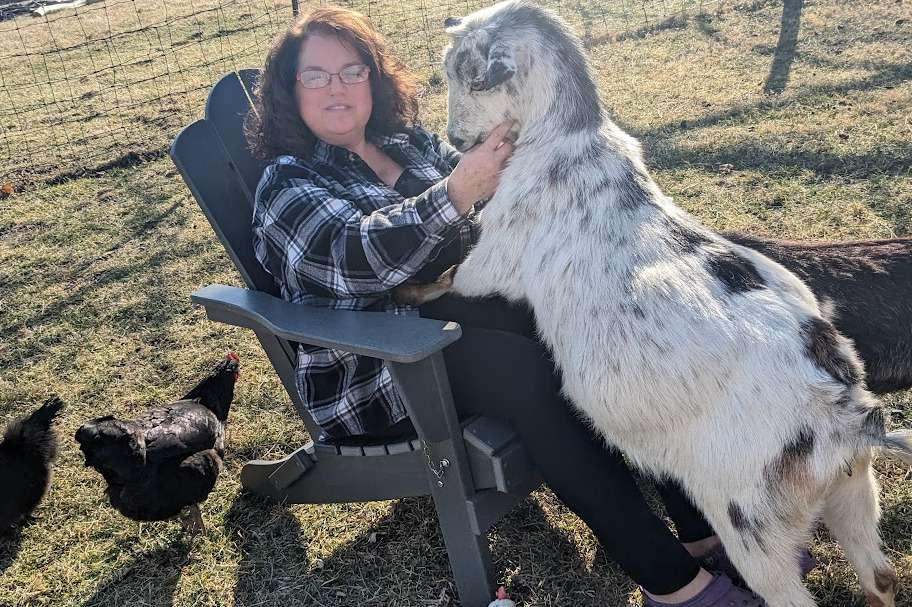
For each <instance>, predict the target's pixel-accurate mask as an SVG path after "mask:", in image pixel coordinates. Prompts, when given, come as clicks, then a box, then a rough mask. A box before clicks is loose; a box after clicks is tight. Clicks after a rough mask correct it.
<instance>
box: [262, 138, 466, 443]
mask: <svg viewBox="0 0 912 607" xmlns="http://www.w3.org/2000/svg"><path fill="white" fill-rule="evenodd" d="M368 139H369V140H370V141H371V142H372V143H374V144H375V145H377V146H378V147H380V148H381V149H382V150H383V151H384V152H385V153H386V154H387V155H388V156H389V157H390V158H392V159H393V160H395V161H396V162H397V163H398V164H399V165H400V166H401V167H403V173H402V176H401V177H400V178H399V181H397V182H396V184H395V188H391V187H389V186H387V185H386V184H384V183H383V182H382V181H381V180H380V179H379V178H378V177H377V176H376V175H375V174H374V172H373V171H372V170H371V169H370V167H368V166H367V164H366V163H365V162H364V161H363V160H362V159H361V158H360V157H358V156H357V155H355V154H352V153H351V152H349V151H348V150H345V149H344V148H340V147H336V146H332V145H330V144H327V143H325V142H323V141H318V142H317V144H316V145H315V146H314V151H313V154H312V156H311V158H310V159H308V160H303V159H301V158H297V157H294V156H279V157H278V158H276V159H275V161H274V162H273V163H272V164H270V165H269V166H267V167H266V169H265V171H264V172H263V176H262V178H261V179H260V182H259V185H258V186H257V191H256V200H255V204H254V212H253V242H254V250H255V253H256V257H257V259H258V260H259V262H260V263H261V264H262V265H263V267H264V268H265V269H266V270H267V271H268V272H269V273H270V274H271V275H272V276H273V277H274V278H275V280H276V282H277V284H278V285H279V287H280V289H281V292H282V296H283V297H284V298H285V299H286V300H288V301H290V302H293V303H301V304H309V305H316V306H327V307H331V308H337V309H345V310H383V311H386V312H390V313H393V314H417V310H415V309H411V308H409V307H407V306H401V305H398V304H396V303H395V302H394V301H393V299H392V296H391V293H390V290H391V289H392V288H393V287H395V286H396V285H399V284H401V283H403V282H405V281H407V280H408V279H411V278H418V279H419V280H422V281H429V280H431V279H432V278H434V277H436V276H437V275H439V274H440V273H441V272H442V271H443V270H445V269H446V268H448V267H449V266H450V265H452V264H454V263H458V262H459V261H461V260H462V259H463V258H464V257H465V255H466V254H467V253H468V249H469V247H470V246H471V244H472V243H474V242H475V240H477V237H478V224H477V222H476V221H475V220H474V217H473V215H474V213H471V214H470V215H469V217H462V216H460V215H459V213H458V212H457V211H456V208H455V207H454V206H453V203H452V202H451V201H450V199H449V198H448V197H447V193H446V180H445V177H446V176H447V175H449V174H450V172H451V171H452V169H453V168H454V167H455V166H456V163H457V162H458V161H459V158H460V156H461V154H460V153H459V152H457V151H456V150H455V149H454V148H452V147H450V146H449V145H448V144H446V143H445V142H443V141H442V140H441V139H440V138H439V137H437V136H436V135H433V134H430V133H428V132H427V131H425V130H423V129H421V128H420V127H413V128H411V129H409V130H408V131H406V132H403V133H398V134H396V135H393V136H379V135H375V134H371V133H368ZM297 388H298V392H299V394H300V396H301V399H302V401H303V402H304V403H305V405H306V406H307V407H308V409H309V410H310V412H311V414H312V415H313V418H314V421H315V422H316V423H317V424H318V425H319V426H320V427H321V428H322V429H323V431H324V432H325V433H326V435H327V436H328V437H329V438H342V437H345V436H351V435H364V434H368V435H369V434H371V433H373V432H377V431H380V430H383V429H385V428H387V427H389V426H391V425H393V424H394V423H396V422H397V421H400V420H401V419H403V418H404V417H406V411H405V407H404V406H403V404H402V399H401V398H400V397H399V394H398V392H397V391H396V387H395V385H394V384H393V381H392V378H391V376H390V373H389V370H388V369H387V367H386V365H385V364H384V363H383V362H382V361H380V360H377V359H374V358H369V357H366V356H359V355H355V354H351V353H349V352H343V351H341V350H334V349H328V348H321V347H315V346H307V345H304V344H301V345H300V346H299V347H298V357H297Z"/></svg>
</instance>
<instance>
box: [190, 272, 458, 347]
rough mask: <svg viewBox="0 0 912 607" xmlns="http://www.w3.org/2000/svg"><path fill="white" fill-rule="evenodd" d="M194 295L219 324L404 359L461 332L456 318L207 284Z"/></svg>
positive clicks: (308, 342)
mask: <svg viewBox="0 0 912 607" xmlns="http://www.w3.org/2000/svg"><path fill="white" fill-rule="evenodd" d="M190 299H191V300H192V301H193V303H196V304H199V305H201V306H203V307H204V308H205V309H206V315H207V316H208V317H209V318H210V319H212V320H215V321H218V322H223V323H226V324H229V325H235V326H238V327H247V328H250V329H254V330H265V331H267V332H269V333H272V334H274V335H278V336H279V337H282V338H284V339H288V340H291V341H298V342H302V343H305V344H310V345H313V346H323V347H326V348H336V349H339V350H345V351H347V352H354V353H355V354H363V355H364V356H370V357H373V358H380V359H383V360H389V361H395V362H401V363H414V362H417V361H419V360H422V359H424V358H426V357H428V356H430V355H431V354H433V353H434V352H437V351H439V350H441V349H443V348H444V347H446V346H448V345H449V344H451V343H453V342H454V341H456V340H457V339H459V338H460V337H461V336H462V329H461V328H460V327H459V325H458V324H457V323H455V322H445V321H441V320H432V319H428V318H418V317H415V316H401V315H396V314H387V313H384V312H352V311H348V310H333V309H330V308H318V307H315V306H305V305H301V304H293V303H289V302H287V301H285V300H283V299H279V298H277V297H273V296H272V295H269V294H267V293H263V292H261V291H251V290H249V289H241V288H238V287H229V286H226V285H208V286H206V287H203V288H202V289H198V290H197V291H194V292H193V294H192V295H191V296H190Z"/></svg>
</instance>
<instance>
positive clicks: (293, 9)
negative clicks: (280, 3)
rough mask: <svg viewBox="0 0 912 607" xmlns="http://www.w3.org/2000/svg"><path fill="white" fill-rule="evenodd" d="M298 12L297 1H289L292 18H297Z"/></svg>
mask: <svg viewBox="0 0 912 607" xmlns="http://www.w3.org/2000/svg"><path fill="white" fill-rule="evenodd" d="M299 10H300V9H299V8H298V0H291V14H292V15H293V16H294V17H297V16H298V12H299Z"/></svg>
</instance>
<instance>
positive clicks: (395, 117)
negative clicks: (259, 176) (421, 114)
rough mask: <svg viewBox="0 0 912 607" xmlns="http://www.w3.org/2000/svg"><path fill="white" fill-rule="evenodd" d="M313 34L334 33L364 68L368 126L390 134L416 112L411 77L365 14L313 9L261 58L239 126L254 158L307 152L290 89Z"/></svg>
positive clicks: (305, 131) (309, 141)
mask: <svg viewBox="0 0 912 607" xmlns="http://www.w3.org/2000/svg"><path fill="white" fill-rule="evenodd" d="M313 34H323V35H327V34H329V35H333V36H337V37H338V38H339V40H340V41H342V42H343V43H345V44H348V45H349V46H351V47H352V48H353V49H355V51H357V53H358V55H359V56H360V57H361V60H362V61H363V62H364V64H365V65H367V66H368V67H370V86H371V96H372V98H373V109H372V111H371V116H370V120H368V123H367V128H368V129H369V130H371V131H375V132H379V133H383V134H392V133H394V132H396V131H400V130H402V128H403V127H405V126H407V125H410V124H413V123H414V122H415V120H416V118H417V116H418V100H417V93H416V91H417V87H416V84H415V77H414V76H413V75H412V74H411V73H410V72H409V71H408V68H406V67H405V64H403V63H402V62H401V61H399V60H398V59H397V58H395V57H394V56H393V55H392V54H391V53H390V52H389V49H388V48H387V44H386V41H385V40H384V38H383V36H382V35H381V34H380V33H379V32H378V31H377V30H376V29H374V27H373V25H371V23H370V21H368V19H367V17H365V16H364V15H362V14H361V13H359V12H356V11H353V10H349V9H345V8H338V7H321V8H317V9H315V10H313V11H311V12H310V13H309V14H307V15H304V16H302V17H301V18H299V19H298V20H297V21H295V22H294V24H292V26H291V27H290V28H288V31H286V32H285V33H284V34H282V35H281V36H279V37H278V38H277V39H276V41H275V42H274V43H273V45H272V48H271V49H270V50H269V54H268V55H267V57H266V67H265V69H264V70H263V73H262V75H261V76H260V80H259V82H258V83H257V86H256V88H255V89H254V92H253V108H252V110H251V111H250V112H249V113H248V114H247V119H246V121H245V124H244V131H245V135H246V137H247V143H248V144H249V146H250V150H251V152H252V153H253V155H254V156H256V157H257V158H260V159H262V160H269V159H272V158H275V157H276V156H279V155H281V154H292V155H294V156H298V157H299V158H307V157H308V156H309V155H310V153H311V151H312V150H313V145H314V142H315V140H316V138H315V136H314V134H313V133H312V132H311V131H310V129H309V128H307V125H305V124H304V121H303V120H301V116H300V114H299V113H298V106H297V103H296V101H295V93H294V87H295V82H296V77H297V69H298V65H297V64H298V55H299V53H300V50H301V45H302V44H304V42H305V41H306V40H307V38H308V37H309V36H311V35H313Z"/></svg>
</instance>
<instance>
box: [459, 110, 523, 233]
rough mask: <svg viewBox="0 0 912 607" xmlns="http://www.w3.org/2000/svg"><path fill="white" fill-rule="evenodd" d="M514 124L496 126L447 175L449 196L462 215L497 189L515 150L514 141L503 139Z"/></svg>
mask: <svg viewBox="0 0 912 607" xmlns="http://www.w3.org/2000/svg"><path fill="white" fill-rule="evenodd" d="M512 126H513V121H512V120H507V121H505V122H502V123H500V124H499V125H497V127H496V128H495V129H494V130H493V131H491V133H490V135H488V138H487V139H485V140H484V142H482V143H480V144H479V145H476V146H475V147H473V148H472V149H471V150H469V151H468V152H466V153H465V154H463V155H462V158H460V159H459V164H457V165H456V168H455V169H453V172H452V173H450V176H449V177H448V178H447V195H448V196H449V197H450V200H451V201H452V202H453V206H455V207H456V210H457V211H459V214H460V215H465V214H466V213H468V212H469V210H471V208H472V205H474V204H475V203H476V202H478V201H479V200H486V199H488V198H490V197H491V196H493V195H494V192H495V191H496V190H497V183H498V182H499V181H500V171H501V169H503V166H504V163H505V162H506V160H507V158H509V157H510V154H512V153H513V144H512V143H510V142H509V141H508V140H506V139H504V137H505V136H506V134H507V133H508V132H509V130H510V128H511V127H512Z"/></svg>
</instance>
